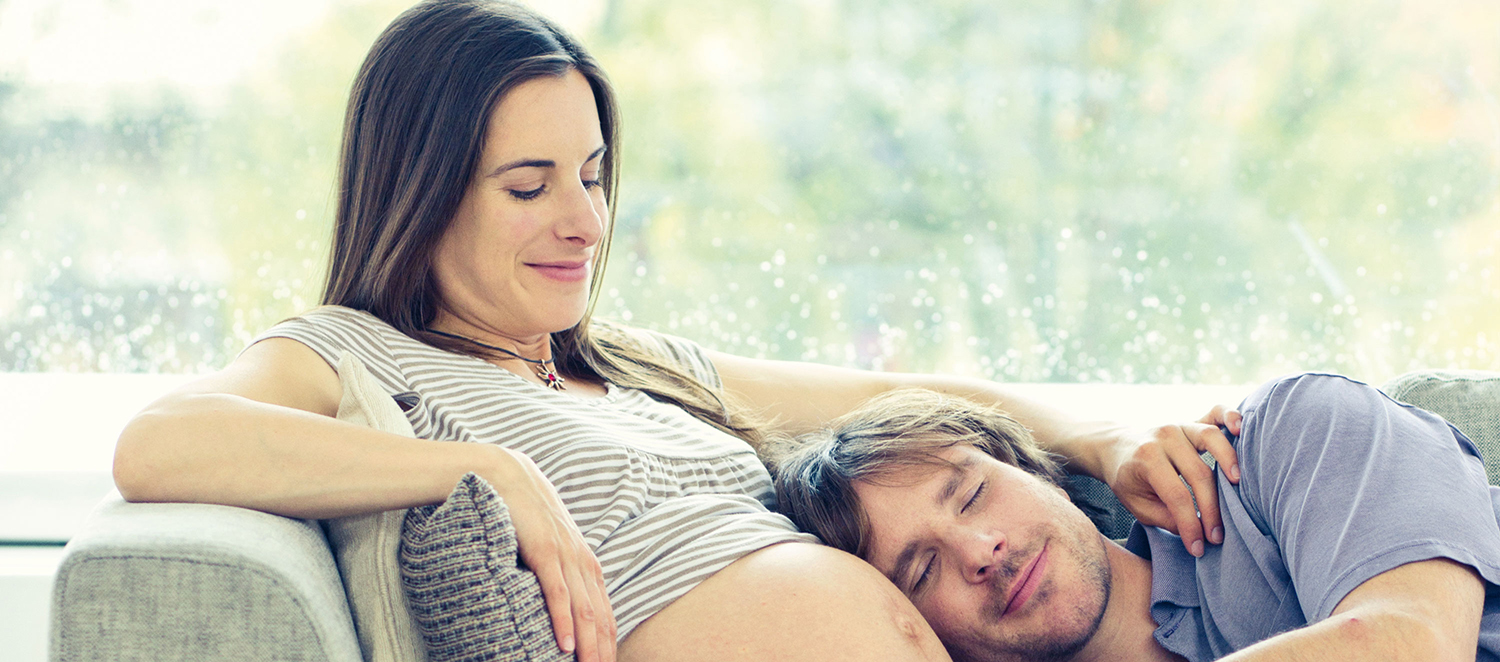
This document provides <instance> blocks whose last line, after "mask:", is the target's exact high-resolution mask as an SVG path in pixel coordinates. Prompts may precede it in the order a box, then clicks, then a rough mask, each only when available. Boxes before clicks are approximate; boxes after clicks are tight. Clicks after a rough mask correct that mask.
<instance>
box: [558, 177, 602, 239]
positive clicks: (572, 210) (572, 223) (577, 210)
mask: <svg viewBox="0 0 1500 662" xmlns="http://www.w3.org/2000/svg"><path fill="white" fill-rule="evenodd" d="M604 205H605V203H604V196H603V195H600V194H598V193H596V191H595V190H594V189H592V188H590V187H588V186H585V185H583V184H582V183H580V184H579V185H578V187H577V188H576V189H574V190H572V191H570V192H569V194H568V196H567V201H566V203H565V207H564V209H563V210H562V212H563V218H562V219H560V220H559V222H558V224H557V234H558V236H559V237H561V238H562V239H564V240H566V241H570V242H573V243H576V244H578V245H580V246H593V245H594V244H597V243H599V238H600V236H602V235H603V234H604V223H605V219H606V218H607V217H608V216H609V211H608V209H607V208H606V207H605V206H604Z"/></svg>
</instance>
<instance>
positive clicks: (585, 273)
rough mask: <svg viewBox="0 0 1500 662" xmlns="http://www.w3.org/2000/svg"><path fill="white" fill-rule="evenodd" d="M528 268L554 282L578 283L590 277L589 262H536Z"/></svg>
mask: <svg viewBox="0 0 1500 662" xmlns="http://www.w3.org/2000/svg"><path fill="white" fill-rule="evenodd" d="M527 266H529V267H531V268H532V269H536V270H537V273H540V274H541V275H543V276H546V277H547V278H550V279H552V280H556V281H561V282H564V283H576V282H578V281H581V280H584V279H587V278H588V277H589V261H588V260H578V261H576V262H574V261H561V262H534V263H530V264H528V265H527Z"/></svg>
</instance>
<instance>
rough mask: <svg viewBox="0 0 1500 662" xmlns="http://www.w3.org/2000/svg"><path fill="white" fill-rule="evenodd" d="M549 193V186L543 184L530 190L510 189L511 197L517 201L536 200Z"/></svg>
mask: <svg viewBox="0 0 1500 662" xmlns="http://www.w3.org/2000/svg"><path fill="white" fill-rule="evenodd" d="M546 191H547V185H546V184H543V185H541V186H538V187H536V188H534V189H530V190H517V189H510V190H509V193H510V197H512V198H515V199H517V200H535V199H537V198H538V197H540V196H541V195H542V194H543V193H545V192H546Z"/></svg>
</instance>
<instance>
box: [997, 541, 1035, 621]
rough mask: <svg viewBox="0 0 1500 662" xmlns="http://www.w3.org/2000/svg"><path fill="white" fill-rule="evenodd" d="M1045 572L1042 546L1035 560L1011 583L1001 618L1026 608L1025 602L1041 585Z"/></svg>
mask: <svg viewBox="0 0 1500 662" xmlns="http://www.w3.org/2000/svg"><path fill="white" fill-rule="evenodd" d="M1046 570H1047V545H1045V544H1044V545H1042V551H1040V552H1037V554H1036V558H1034V559H1032V560H1031V563H1028V564H1026V567H1025V568H1022V569H1021V572H1020V573H1018V574H1017V575H1016V579H1015V581H1014V582H1012V583H1011V585H1010V586H1011V588H1010V596H1009V597H1008V598H1007V599H1006V601H1005V611H1004V612H1002V613H1001V614H1000V617H1001V618H1005V617H1006V616H1009V615H1010V614H1011V613H1013V612H1016V611H1018V610H1020V609H1021V607H1024V606H1026V601H1027V600H1030V599H1031V596H1032V595H1033V594H1035V593H1036V589H1037V587H1038V586H1040V585H1041V583H1042V574H1043V573H1044V572H1045V571H1046Z"/></svg>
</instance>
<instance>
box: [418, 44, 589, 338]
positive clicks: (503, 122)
mask: <svg viewBox="0 0 1500 662" xmlns="http://www.w3.org/2000/svg"><path fill="white" fill-rule="evenodd" d="M486 136H487V137H486V139H485V143H484V151H483V154H482V155H481V156H480V161H479V170H478V171H477V172H475V173H474V174H473V181H472V182H471V183H470V184H469V188H468V191H467V192H466V193H465V194H464V198H463V201H462V202H461V203H460V204H459V208H458V213H457V214H456V215H455V216H454V218H453V222H452V223H451V224H450V225H449V227H448V230H447V233H446V234H444V235H443V238H442V239H441V240H440V241H439V242H438V247H437V255H436V258H435V260H434V263H433V273H434V275H435V276H436V279H437V286H438V294H439V296H440V297H441V301H442V311H441V312H440V313H439V316H438V319H437V320H435V323H434V326H437V327H439V328H450V330H451V329H454V328H456V329H462V330H464V331H465V332H467V333H475V332H479V333H480V334H481V335H491V334H493V335H499V336H503V337H506V338H512V339H516V340H523V339H531V338H534V337H535V336H538V335H542V334H547V333H551V332H555V331H561V330H564V329H567V328H569V327H572V326H573V325H575V324H577V323H578V321H579V320H580V319H582V318H583V313H584V310H585V308H586V307H587V305H588V293H589V285H590V282H589V281H590V278H591V274H592V271H593V265H594V260H596V259H599V258H601V257H602V256H599V255H597V254H596V253H595V251H596V249H598V247H599V240H600V238H601V237H602V236H603V234H604V232H605V231H606V228H605V224H606V223H607V220H608V218H609V215H608V211H607V209H606V206H605V201H604V188H603V186H602V185H601V182H600V176H601V174H602V166H603V162H604V137H603V134H602V132H601V131H600V129H599V113H598V110H597V108H596V107H595V105H594V94H593V90H592V89H591V88H590V87H589V84H588V81H587V80H586V79H584V77H583V75H582V74H579V73H578V72H577V71H574V70H569V71H568V73H567V74H565V75H563V76H560V77H556V78H553V77H550V76H549V77H543V78H536V79H532V80H530V81H527V82H525V83H522V84H520V85H519V86H517V87H515V88H514V89H512V90H511V91H510V92H509V93H508V94H506V95H505V97H503V98H502V99H501V100H500V103H499V104H498V105H497V106H496V107H495V110H494V112H493V113H492V114H491V115H490V118H489V125H488V128H487V133H486ZM452 318H457V320H454V319H452ZM455 321H457V322H458V326H455V325H454V322H455ZM464 327H473V328H471V329H465V328H464Z"/></svg>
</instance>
